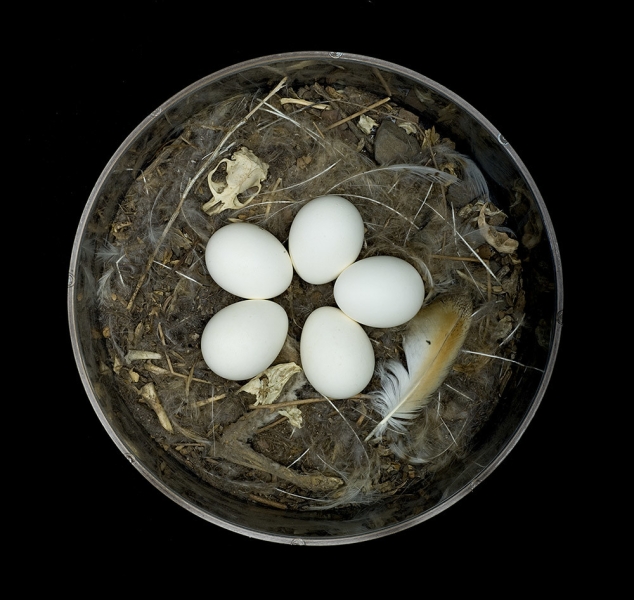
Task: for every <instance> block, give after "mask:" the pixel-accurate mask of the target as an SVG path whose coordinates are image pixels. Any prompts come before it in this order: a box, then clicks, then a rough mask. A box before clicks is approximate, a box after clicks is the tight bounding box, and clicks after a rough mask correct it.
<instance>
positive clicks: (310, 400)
mask: <svg viewBox="0 0 634 600" xmlns="http://www.w3.org/2000/svg"><path fill="white" fill-rule="evenodd" d="M367 398H370V396H369V395H368V394H357V395H356V396H351V397H350V398H335V400H365V399H367ZM332 400H333V399H332V398H326V397H321V398H304V399H303V400H288V401H286V402H277V403H275V404H257V405H256V404H250V405H249V409H251V410H255V409H256V408H269V409H274V410H277V409H278V408H284V407H286V406H297V405H298V404H314V403H315V402H332Z"/></svg>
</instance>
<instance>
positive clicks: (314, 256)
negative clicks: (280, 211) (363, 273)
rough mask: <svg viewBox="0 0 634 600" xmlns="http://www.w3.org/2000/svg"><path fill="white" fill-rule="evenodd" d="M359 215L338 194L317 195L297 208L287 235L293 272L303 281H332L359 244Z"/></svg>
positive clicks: (356, 253) (356, 252) (355, 254)
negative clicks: (317, 196) (297, 210)
mask: <svg viewBox="0 0 634 600" xmlns="http://www.w3.org/2000/svg"><path fill="white" fill-rule="evenodd" d="M363 235H364V226H363V218H362V217H361V214H360V213H359V211H358V210H357V208H356V207H355V206H354V204H352V203H351V202H348V200H346V199H345V198H342V197H341V196H331V195H329V196H320V197H319V198H315V199H314V200H311V201H310V202H308V203H306V204H305V205H304V206H302V208H301V209H300V210H299V212H298V213H297V215H295V218H294V219H293V223H292V224H291V229H290V232H289V237H288V251H289V254H290V256H291V260H292V262H293V266H294V267H295V271H297V274H298V275H299V276H300V277H301V278H302V279H303V280H304V281H306V282H308V283H312V284H317V285H319V284H322V283H328V282H330V281H333V280H334V279H335V278H336V277H337V276H338V275H339V273H341V271H343V270H344V269H345V268H346V267H347V266H349V265H350V264H352V263H353V262H354V261H355V260H356V259H357V257H358V256H359V252H361V247H362V246H363Z"/></svg>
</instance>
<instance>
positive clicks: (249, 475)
mask: <svg viewBox="0 0 634 600" xmlns="http://www.w3.org/2000/svg"><path fill="white" fill-rule="evenodd" d="M437 129H438V130H437ZM440 131H441V127H438V128H437V126H436V124H434V123H426V122H424V120H423V117H422V116H418V115H414V114H413V113H411V112H409V111H407V110H405V109H403V108H402V107H400V106H399V105H398V104H397V103H395V102H393V101H391V100H390V99H387V98H381V97H378V96H375V95H373V94H370V93H367V92H365V91H364V90H361V89H357V88H351V87H344V88H341V89H334V88H329V87H322V86H321V85H320V84H317V83H315V84H314V85H311V86H305V87H301V88H297V89H293V88H289V87H284V85H283V82H281V83H280V84H279V85H278V86H276V87H274V88H272V89H271V90H268V91H266V92H264V93H262V94H260V95H258V96H257V97H254V96H253V95H251V94H243V95H237V96H235V97H233V98H231V99H229V100H227V101H225V102H222V103H220V104H218V105H214V106H209V107H207V108H206V109H205V110H203V111H201V112H200V113H199V114H197V115H195V116H194V117H193V118H191V119H190V120H189V121H188V122H186V123H185V124H184V126H183V127H182V129H181V131H180V134H179V135H178V136H177V137H175V138H174V139H172V140H170V141H169V143H166V144H165V145H164V146H163V147H162V148H161V149H160V151H159V152H157V154H156V155H155V156H152V157H151V160H149V161H148V162H147V164H146V165H145V166H144V168H143V169H142V170H141V172H140V173H139V175H138V177H137V178H136V180H135V182H134V183H133V185H132V186H131V187H130V188H129V190H128V191H127V193H126V195H125V197H124V198H122V199H121V203H120V208H119V210H118V213H117V214H116V216H115V218H114V220H113V222H112V224H111V227H110V233H109V236H108V239H107V240H103V247H102V248H101V250H100V251H99V253H98V258H99V260H100V261H101V263H102V273H103V274H102V277H101V279H100V281H99V284H98V290H97V292H96V293H97V295H98V301H99V315H100V323H99V328H100V335H102V336H103V337H104V338H105V341H106V343H107V346H108V350H109V354H110V359H111V363H110V364H109V365H106V367H105V368H107V369H108V370H111V371H113V372H114V373H115V376H116V380H117V385H118V388H119V393H120V395H121V398H122V400H123V402H125V403H126V404H127V405H128V406H129V408H130V410H131V411H132V412H133V413H134V414H135V415H136V418H138V419H139V421H140V422H142V423H143V426H144V427H145V429H146V430H147V433H148V435H149V436H151V437H152V438H153V439H154V440H155V441H156V443H157V444H160V445H161V446H162V447H163V448H164V449H165V451H166V452H168V453H169V454H171V455H173V456H175V457H177V458H178V460H180V461H181V462H182V463H183V465H185V467H184V468H188V469H192V470H193V471H194V472H195V473H197V474H198V475H199V476H200V477H201V478H202V479H203V480H204V481H207V482H209V484H210V485H212V486H215V487H217V488H219V489H221V490H224V491H226V492H228V493H230V494H233V495H235V496H236V497H238V498H241V499H244V500H247V501H256V502H259V503H263V504H268V505H270V506H274V507H279V508H285V509H301V510H324V509H332V508H345V507H347V506H354V505H358V504H365V503H370V502H375V501H378V500H380V499H381V498H385V497H389V496H393V495H397V494H404V493H410V494H411V493H417V494H424V489H425V482H426V481H427V480H428V478H429V477H430V476H431V475H433V474H434V473H438V472H440V471H442V469H444V468H446V467H447V465H449V464H450V463H452V462H454V461H457V460H460V459H461V458H462V457H464V456H465V455H466V454H467V453H468V452H469V448H470V443H471V441H472V440H473V437H474V436H475V435H476V433H477V432H478V430H479V429H480V428H481V427H482V426H483V424H484V423H486V421H487V419H488V418H489V416H490V414H491V412H492V411H493V410H494V408H495V406H496V403H497V402H498V399H499V398H500V396H501V395H502V392H503V390H504V388H505V386H506V384H507V382H508V381H509V378H510V377H511V374H512V373H513V370H514V369H518V368H522V367H521V366H519V365H517V364H516V363H515V362H514V358H515V351H516V347H517V342H518V339H519V336H520V331H521V328H522V322H523V319H524V312H525V300H524V291H523V282H522V261H521V259H520V253H521V251H522V247H521V246H519V247H518V244H517V242H516V241H515V237H516V236H515V234H514V232H512V231H511V230H509V229H507V228H506V227H507V225H508V224H507V217H506V215H505V214H504V212H503V211H502V210H500V209H499V208H498V206H497V204H503V202H500V201H499V200H500V199H496V198H492V197H490V193H489V190H488V188H487V184H486V181H485V178H484V177H483V175H482V174H481V172H480V171H479V169H478V167H477V165H476V164H475V162H474V161H473V160H472V159H471V158H470V157H468V156H465V155H464V154H461V153H460V152H458V151H457V150H456V148H455V144H454V142H453V141H452V140H451V139H449V138H447V137H443V136H442V134H441V133H439V132H440ZM242 147H244V148H248V149H249V150H250V151H251V152H252V153H253V154H254V155H255V156H257V157H258V158H259V159H260V160H261V161H263V162H264V163H266V165H268V172H267V176H266V179H265V180H264V181H262V185H261V189H259V191H258V190H256V189H253V188H251V189H250V190H246V191H244V192H242V193H241V194H240V196H239V206H238V207H237V208H233V209H226V210H221V211H217V212H212V214H208V213H206V212H205V211H204V210H202V207H203V206H205V205H207V206H208V205H209V202H210V200H211V199H212V193H211V190H210V186H209V183H208V181H207V177H208V174H209V173H210V172H211V171H212V170H214V169H216V173H215V174H214V177H215V176H216V175H218V176H221V175H222V168H218V166H219V163H220V162H221V161H222V160H225V161H226V160H228V159H230V158H231V155H232V153H233V152H235V151H236V150H237V149H239V148H242ZM328 193H330V194H338V195H341V196H343V197H344V198H347V199H348V200H350V201H351V202H352V203H353V204H354V205H355V206H356V207H357V208H358V210H359V211H360V213H361V215H362V216H363V220H364V224H365V229H366V235H365V243H364V247H363V249H362V252H361V255H360V256H359V259H361V258H365V257H368V256H373V255H379V254H386V255H392V256H397V257H400V258H403V259H405V260H407V261H408V262H409V263H410V264H412V265H413V266H415V267H416V268H417V269H418V270H419V272H420V274H421V276H422V278H423V280H424V282H425V287H426V294H427V297H426V301H425V302H426V303H429V302H431V301H433V300H434V299H436V298H442V297H443V296H444V295H447V294H458V295H462V296H464V297H466V298H468V299H469V301H470V302H471V303H472V306H473V313H472V322H471V326H470V329H469V333H468V335H467V337H466V339H465V341H464V345H463V347H462V351H461V352H460V353H459V355H458V358H457V360H456V362H455V364H454V365H453V368H452V369H451V371H450V372H449V374H448V375H447V377H446V379H445V380H444V382H443V383H442V384H441V386H440V387H439V388H438V390H437V391H436V392H435V393H434V396H433V398H431V399H430V401H429V403H428V404H427V405H426V406H425V408H424V409H423V410H422V411H421V412H420V414H419V415H418V417H417V418H416V419H414V420H413V421H412V422H411V423H410V424H409V426H408V431H407V434H406V435H405V436H404V435H403V434H402V433H398V432H396V433H395V432H391V431H390V430H389V429H388V431H387V432H386V434H385V435H383V436H382V438H380V439H379V440H376V439H375V440H368V441H365V439H366V436H367V435H368V433H369V432H370V431H371V430H372V429H373V427H374V425H376V423H377V422H378V421H379V420H380V416H379V415H377V414H376V412H375V411H374V410H373V405H372V403H371V401H370V396H371V394H372V392H373V391H375V390H376V389H378V388H379V387H380V385H381V382H380V379H379V377H378V374H377V376H375V378H374V379H373V380H372V381H371V383H370V384H369V386H368V388H367V389H366V390H364V392H363V393H362V394H360V395H359V396H358V397H355V398H350V399H345V400H337V401H332V400H329V399H326V398H323V397H320V395H319V394H318V393H316V392H315V390H314V389H312V388H311V386H310V384H309V383H308V382H307V381H306V379H305V377H303V374H302V371H301V361H300V357H299V353H298V342H299V338H300V335H301V331H302V326H303V323H304V321H305V319H306V318H307V316H308V315H309V314H310V313H311V312H312V311H313V310H315V309H316V308H318V307H320V306H332V305H334V299H333V285H332V284H326V285H317V286H315V285H309V284H307V283H305V282H303V281H302V280H301V279H299V278H298V277H297V275H295V276H294V278H293V281H292V283H291V285H290V287H289V288H288V289H287V291H286V292H285V293H284V294H282V295H281V296H279V297H277V298H275V299H274V301H276V302H278V303H279V304H280V305H281V306H282V307H283V308H284V309H285V310H286V312H287V314H288V316H289V334H288V338H287V343H286V345H285V347H284V348H283V350H282V352H281V353H280V355H279V356H278V358H277V359H276V361H275V363H274V365H287V364H295V365H296V366H298V368H297V369H295V370H294V371H293V372H292V374H291V375H290V376H289V377H288V378H287V379H285V380H284V381H283V385H278V387H279V388H280V389H279V390H278V395H276V396H275V399H274V402H273V404H270V405H268V407H263V406H262V405H257V403H256V402H255V399H256V398H255V396H254V394H253V392H252V391H248V388H246V387H245V383H247V382H233V381H227V380H223V379H222V378H220V377H218V376H216V375H215V374H214V373H213V372H211V371H210V370H209V369H208V368H207V366H206V364H205V363H204V361H203V359H202V355H201V351H200V344H199V342H200V336H201V334H202V331H203V328H204V326H205V324H206V323H207V322H208V320H209V319H210V318H211V316H212V315H213V314H215V313H216V312H218V311H219V310H220V309H222V308H223V307H225V306H227V305H228V304H230V303H233V302H236V301H238V300H240V298H237V297H235V296H232V295H231V294H230V293H228V292H226V291H224V290H223V289H221V288H220V287H219V286H218V285H217V284H216V283H215V282H214V281H213V280H212V279H211V277H210V276H209V274H208V273H207V271H206V267H205V261H204V253H205V245H206V242H207V240H208V239H209V237H210V236H211V235H212V234H213V233H214V232H215V231H216V230H217V229H218V228H220V227H222V226H223V225H226V224H227V223H229V222H232V221H236V220H239V221H246V222H250V223H255V224H257V225H259V226H261V227H263V228H264V229H266V230H267V231H270V232H271V233H272V234H274V235H275V236H276V237H277V238H278V239H279V240H280V241H282V242H283V243H285V242H286V240H287V236H288V231H289V228H290V225H291V223H292V220H293V217H294V215H295V214H296V213H297V211H298V210H299V209H300V208H301V207H302V206H303V205H304V204H305V203H306V202H308V201H309V200H311V199H312V198H315V197H318V196H321V195H324V194H328ZM502 200H503V201H504V202H508V199H502ZM216 208H217V207H216ZM364 329H365V330H366V332H367V333H368V335H369V337H370V339H371V340H372V343H373V346H374V350H375V356H376V362H377V365H379V364H384V363H385V362H386V361H390V360H398V361H404V354H403V347H402V342H403V334H404V331H405V326H401V327H395V328H390V329H373V328H369V327H364ZM276 383H278V384H279V381H278V382H275V381H269V380H268V379H267V377H266V376H263V377H261V378H260V379H259V380H258V385H259V386H260V388H262V386H264V387H265V388H266V387H275V385H276ZM291 411H299V415H300V420H299V421H298V420H295V421H294V420H293V418H291V415H295V416H297V412H291Z"/></svg>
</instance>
